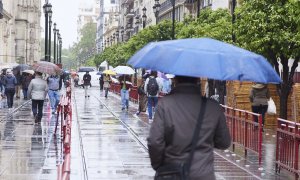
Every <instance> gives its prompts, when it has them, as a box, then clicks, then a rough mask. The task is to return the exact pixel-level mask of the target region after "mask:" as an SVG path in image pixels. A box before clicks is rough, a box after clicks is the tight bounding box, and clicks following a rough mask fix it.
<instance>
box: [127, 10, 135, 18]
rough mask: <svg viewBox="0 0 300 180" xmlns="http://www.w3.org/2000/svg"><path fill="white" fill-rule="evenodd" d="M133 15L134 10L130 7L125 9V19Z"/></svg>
mask: <svg viewBox="0 0 300 180" xmlns="http://www.w3.org/2000/svg"><path fill="white" fill-rule="evenodd" d="M134 16H135V12H134V11H133V9H130V10H128V9H127V11H126V13H125V17H126V18H127V19H130V18H132V17H134Z"/></svg>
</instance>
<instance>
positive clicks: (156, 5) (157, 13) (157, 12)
mask: <svg viewBox="0 0 300 180" xmlns="http://www.w3.org/2000/svg"><path fill="white" fill-rule="evenodd" d="M159 9H160V4H159V0H155V4H154V6H153V12H154V15H155V19H156V24H158V15H159Z"/></svg>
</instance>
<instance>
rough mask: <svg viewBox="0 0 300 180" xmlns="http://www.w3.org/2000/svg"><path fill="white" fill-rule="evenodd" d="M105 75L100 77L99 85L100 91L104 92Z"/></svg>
mask: <svg viewBox="0 0 300 180" xmlns="http://www.w3.org/2000/svg"><path fill="white" fill-rule="evenodd" d="M103 76H104V74H101V75H100V77H99V85H100V90H101V91H102V90H103V84H104V79H103Z"/></svg>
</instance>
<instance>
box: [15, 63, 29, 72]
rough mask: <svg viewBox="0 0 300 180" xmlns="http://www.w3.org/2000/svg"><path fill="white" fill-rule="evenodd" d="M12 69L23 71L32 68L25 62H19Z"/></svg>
mask: <svg viewBox="0 0 300 180" xmlns="http://www.w3.org/2000/svg"><path fill="white" fill-rule="evenodd" d="M13 69H14V70H16V71H25V70H27V69H32V68H31V67H30V66H29V65H27V64H19V65H17V66H15V67H14V68H13Z"/></svg>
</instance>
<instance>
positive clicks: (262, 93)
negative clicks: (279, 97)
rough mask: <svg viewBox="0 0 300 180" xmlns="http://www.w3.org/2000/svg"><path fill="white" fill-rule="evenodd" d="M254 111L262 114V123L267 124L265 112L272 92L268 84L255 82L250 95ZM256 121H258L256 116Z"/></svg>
mask: <svg viewBox="0 0 300 180" xmlns="http://www.w3.org/2000/svg"><path fill="white" fill-rule="evenodd" d="M249 99H250V102H251V105H252V106H251V107H252V112H254V113H258V114H261V116H262V124H263V125H264V124H265V114H266V112H267V110H268V100H269V99H270V92H269V89H268V87H267V85H266V84H260V83H255V84H254V85H253V86H252V89H251V91H250V96H249ZM254 120H255V122H258V119H257V116H255V119H254Z"/></svg>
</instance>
